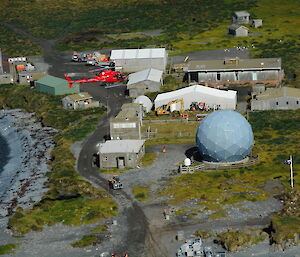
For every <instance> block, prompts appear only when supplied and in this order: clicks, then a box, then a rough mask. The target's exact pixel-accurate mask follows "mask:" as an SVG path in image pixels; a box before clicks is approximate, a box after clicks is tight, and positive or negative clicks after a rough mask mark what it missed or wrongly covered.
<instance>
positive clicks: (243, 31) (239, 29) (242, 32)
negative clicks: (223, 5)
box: [228, 24, 249, 37]
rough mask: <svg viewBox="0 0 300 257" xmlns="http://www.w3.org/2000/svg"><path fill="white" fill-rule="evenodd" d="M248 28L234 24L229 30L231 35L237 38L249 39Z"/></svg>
mask: <svg viewBox="0 0 300 257" xmlns="http://www.w3.org/2000/svg"><path fill="white" fill-rule="evenodd" d="M248 30H249V29H248V28H247V27H245V26H241V25H237V24H233V25H231V27H229V29H228V33H229V35H233V36H235V37H247V36H248Z"/></svg>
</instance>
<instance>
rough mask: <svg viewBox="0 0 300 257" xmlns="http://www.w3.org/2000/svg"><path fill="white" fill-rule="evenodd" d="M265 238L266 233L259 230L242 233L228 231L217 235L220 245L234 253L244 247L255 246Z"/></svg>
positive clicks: (248, 230)
mask: <svg viewBox="0 0 300 257" xmlns="http://www.w3.org/2000/svg"><path fill="white" fill-rule="evenodd" d="M266 238H267V233H265V232H262V231H261V230H253V229H247V230H244V231H239V230H228V231H227V232H222V233H220V234H218V239H219V241H220V243H221V244H222V245H223V246H224V247H225V249H226V250H228V251H230V252H236V251H239V250H240V249H243V248H245V247H249V246H251V245H254V244H257V243H259V242H261V241H264V240H265V239H266Z"/></svg>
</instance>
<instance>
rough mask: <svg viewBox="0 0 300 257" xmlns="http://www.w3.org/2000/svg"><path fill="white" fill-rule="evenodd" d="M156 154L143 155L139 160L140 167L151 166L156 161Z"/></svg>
mask: <svg viewBox="0 0 300 257" xmlns="http://www.w3.org/2000/svg"><path fill="white" fill-rule="evenodd" d="M156 157H157V154H156V153H145V155H144V156H143V158H142V159H141V165H142V167H148V166H150V165H152V164H153V162H154V161H155V160H156Z"/></svg>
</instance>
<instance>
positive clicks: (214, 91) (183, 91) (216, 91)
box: [154, 85, 237, 102]
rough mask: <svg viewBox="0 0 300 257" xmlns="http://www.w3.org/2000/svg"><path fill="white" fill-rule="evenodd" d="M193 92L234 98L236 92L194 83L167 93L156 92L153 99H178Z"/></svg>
mask: <svg viewBox="0 0 300 257" xmlns="http://www.w3.org/2000/svg"><path fill="white" fill-rule="evenodd" d="M195 93H200V94H207V95H213V96H216V97H223V98H230V99H235V98H236V93H237V92H236V91H234V90H228V91H225V90H220V89H215V88H211V87H205V86H200V85H195V86H190V87H185V88H182V89H179V90H175V91H172V92H168V93H163V94H158V95H157V97H156V98H155V100H154V101H155V102H156V101H162V100H165V99H166V100H168V99H170V98H176V97H178V99H179V98H182V97H183V96H184V95H186V94H195Z"/></svg>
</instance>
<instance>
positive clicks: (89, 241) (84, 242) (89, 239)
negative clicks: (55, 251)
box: [71, 235, 97, 247]
mask: <svg viewBox="0 0 300 257" xmlns="http://www.w3.org/2000/svg"><path fill="white" fill-rule="evenodd" d="M96 240H97V236H96V235H85V236H83V237H82V239H80V240H78V241H75V242H74V243H72V244H71V245H72V246H73V247H86V246H89V245H94V243H95V241H96Z"/></svg>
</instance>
